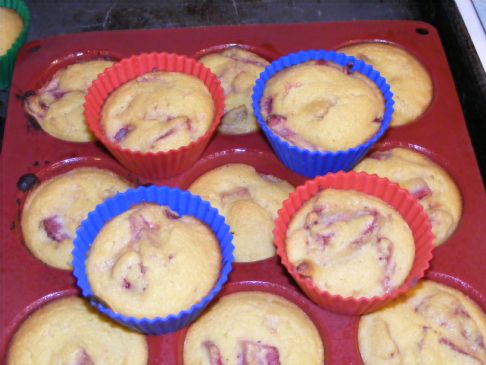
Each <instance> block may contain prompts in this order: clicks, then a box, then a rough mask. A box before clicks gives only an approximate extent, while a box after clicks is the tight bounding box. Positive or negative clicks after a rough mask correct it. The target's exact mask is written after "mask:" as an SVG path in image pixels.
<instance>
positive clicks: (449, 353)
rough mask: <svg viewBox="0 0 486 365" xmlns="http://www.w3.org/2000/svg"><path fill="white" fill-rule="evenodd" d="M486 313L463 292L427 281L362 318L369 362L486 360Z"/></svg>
mask: <svg viewBox="0 0 486 365" xmlns="http://www.w3.org/2000/svg"><path fill="white" fill-rule="evenodd" d="M485 336H486V316H485V315H484V312H483V311H482V310H481V308H480V307H479V306H478V305H477V304H476V303H475V302H473V301H472V300H471V299H470V298H469V297H467V296H466V295H464V294H463V293H461V292H460V291H458V290H456V289H453V288H450V287H448V286H445V285H442V284H438V283H436V282H433V281H422V282H421V283H419V284H418V285H417V286H416V287H415V288H413V289H412V290H411V291H409V292H407V293H406V294H405V295H404V296H402V297H400V298H399V299H397V300H395V301H394V302H392V303H390V304H388V305H387V306H386V307H385V308H383V309H381V310H379V311H377V312H374V313H372V314H368V315H365V316H363V317H362V318H361V320H360V323H359V333H358V339H359V349H360V353H361V357H362V359H363V361H364V363H365V365H399V364H400V365H412V364H413V365H442V364H447V365H480V364H486V348H485Z"/></svg>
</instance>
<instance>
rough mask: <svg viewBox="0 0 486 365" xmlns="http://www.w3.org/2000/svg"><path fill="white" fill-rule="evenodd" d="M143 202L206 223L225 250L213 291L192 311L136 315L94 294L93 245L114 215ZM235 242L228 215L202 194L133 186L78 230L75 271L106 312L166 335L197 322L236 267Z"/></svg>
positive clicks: (84, 292) (144, 330)
mask: <svg viewBox="0 0 486 365" xmlns="http://www.w3.org/2000/svg"><path fill="white" fill-rule="evenodd" d="M143 203H155V204H159V205H161V206H166V207H168V208H170V209H171V210H172V211H174V212H176V213H177V214H178V215H180V216H183V215H190V216H193V217H194V218H196V219H198V220H200V221H201V222H203V223H205V224H206V225H207V226H208V227H209V228H210V229H211V231H212V232H213V233H214V236H215V237H216V239H217V240H218V243H219V247H220V250H221V267H220V274H219V277H218V279H217V281H216V283H215V285H214V287H213V288H212V289H211V291H210V292H209V293H208V294H207V295H206V296H205V297H204V298H203V299H201V300H200V301H199V302H198V303H196V304H194V305H193V306H192V307H191V308H189V309H188V310H182V311H181V312H179V313H174V314H171V315H169V316H167V317H163V318H162V317H156V318H134V317H126V316H123V315H121V314H119V313H115V312H114V311H112V310H111V309H110V308H108V307H107V306H106V305H105V304H104V303H103V302H102V301H101V300H99V299H98V298H97V297H96V296H95V295H94V293H93V292H92V290H91V286H90V284H89V281H88V277H87V273H86V265H85V264H86V259H87V255H88V251H89V248H90V246H91V244H92V243H93V241H94V240H95V238H96V236H97V235H98V233H99V232H100V230H101V229H102V228H103V226H104V225H105V224H106V223H108V222H109V221H110V220H111V219H112V218H114V217H116V216H118V215H120V214H122V213H124V212H125V211H127V210H129V209H130V208H131V207H133V206H135V205H138V204H143ZM232 241H233V235H232V234H231V232H230V228H229V226H228V225H227V224H226V223H225V220H224V218H223V217H222V216H221V215H219V213H218V211H217V210H216V209H215V208H213V207H211V205H210V204H209V203H208V202H207V201H204V200H202V199H201V198H200V197H199V196H196V195H192V194H191V193H189V192H188V191H183V190H179V189H177V188H169V187H166V186H163V187H158V186H150V187H143V186H142V187H139V188H136V189H129V190H127V191H125V192H123V193H118V194H116V195H115V196H113V197H111V198H108V199H106V200H105V201H104V202H103V203H101V204H99V205H98V206H97V207H96V208H95V210H93V211H92V212H90V213H89V214H88V216H87V218H86V219H85V220H84V221H83V222H82V223H81V225H80V227H79V228H78V230H77V232H76V238H75V240H74V249H73V268H74V270H73V273H74V276H75V278H76V281H77V285H78V286H79V287H80V289H81V292H82V295H83V296H84V297H86V298H87V299H88V300H89V301H90V303H91V304H92V305H93V306H94V307H96V308H97V309H98V310H99V311H100V312H101V313H103V314H104V315H106V316H108V317H110V318H111V319H113V320H115V321H117V322H119V323H121V324H123V325H125V326H127V327H129V328H131V329H133V330H136V331H139V332H142V333H145V334H150V335H160V334H166V333H170V332H174V331H177V330H179V329H181V328H182V327H185V326H187V325H188V324H189V323H191V322H192V321H194V320H195V319H196V318H197V317H198V316H199V315H200V314H201V312H202V311H203V310H204V308H206V306H207V305H208V304H209V303H210V302H211V301H212V300H213V299H214V297H215V296H216V295H217V294H218V293H219V292H220V290H221V289H222V286H223V285H224V283H225V282H226V281H227V280H228V275H229V273H230V272H231V269H232V263H233V260H234V258H233V250H234V247H233V244H232Z"/></svg>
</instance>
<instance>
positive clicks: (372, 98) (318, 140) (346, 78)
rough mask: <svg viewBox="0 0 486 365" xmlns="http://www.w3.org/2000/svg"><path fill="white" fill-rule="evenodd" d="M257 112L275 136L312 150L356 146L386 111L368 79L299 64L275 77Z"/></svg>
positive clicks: (325, 65)
mask: <svg viewBox="0 0 486 365" xmlns="http://www.w3.org/2000/svg"><path fill="white" fill-rule="evenodd" d="M260 107H261V113H262V117H263V119H264V120H265V121H266V123H267V124H268V127H269V128H270V129H271V130H272V131H273V133H275V134H276V135H277V136H279V137H280V138H282V139H283V140H286V141H287V142H289V143H290V144H291V145H295V146H297V147H300V148H303V149H307V150H311V151H315V150H322V151H339V150H347V149H349V148H352V147H356V146H358V145H360V144H361V143H363V142H365V141H367V140H368V139H370V138H371V137H372V136H373V135H374V134H375V133H376V132H377V131H378V129H379V128H380V125H381V122H382V119H383V114H384V110H385V106H384V99H383V95H382V94H381V92H380V90H379V89H378V87H377V86H376V85H375V84H374V83H373V82H372V81H371V80H369V79H368V78H366V77H365V76H363V75H361V74H360V73H359V72H354V73H350V72H349V71H348V69H347V68H345V67H344V68H343V67H339V66H337V65H335V64H331V63H322V62H307V63H303V64H299V65H296V66H292V67H289V68H286V69H284V70H283V71H280V72H278V73H276V74H275V75H273V76H272V78H271V79H270V80H268V81H267V84H266V86H265V90H264V93H263V97H262V99H261V105H260Z"/></svg>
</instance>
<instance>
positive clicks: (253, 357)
mask: <svg viewBox="0 0 486 365" xmlns="http://www.w3.org/2000/svg"><path fill="white" fill-rule="evenodd" d="M323 363H324V348H323V344H322V341H321V338H320V336H319V333H318V332H317V329H316V327H315V326H314V324H313V323H312V321H311V320H310V319H309V317H308V316H307V315H306V314H305V313H304V312H303V311H302V310H301V309H300V308H299V307H298V306H296V305H295V304H294V303H292V302H290V301H288V300H286V299H284V298H282V297H280V296H277V295H274V294H269V293H263V292H251V291H250V292H238V293H234V294H229V295H226V296H224V297H222V298H221V299H219V301H218V302H217V303H215V304H214V305H213V306H212V307H211V308H210V309H209V310H208V311H206V312H205V313H204V314H203V315H202V316H201V317H200V318H199V319H198V320H197V321H196V322H194V324H192V325H191V327H189V330H188V332H187V335H186V338H185V341H184V364H185V365H199V364H208V365H240V364H248V365H250V364H265V365H293V364H306V365H322V364H323Z"/></svg>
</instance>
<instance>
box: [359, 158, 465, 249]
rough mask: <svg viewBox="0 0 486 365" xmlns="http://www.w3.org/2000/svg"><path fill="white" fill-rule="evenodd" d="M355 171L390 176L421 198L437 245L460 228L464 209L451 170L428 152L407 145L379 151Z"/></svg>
mask: <svg viewBox="0 0 486 365" xmlns="http://www.w3.org/2000/svg"><path fill="white" fill-rule="evenodd" d="M354 170H356V171H365V172H367V173H370V174H377V175H379V176H382V177H386V178H388V179H390V180H391V181H394V182H396V183H398V184H399V185H400V186H401V187H402V188H404V189H407V190H408V191H409V193H410V194H412V195H413V196H414V197H415V198H417V200H418V201H419V203H420V204H421V205H422V207H423V208H424V210H425V212H426V213H427V215H428V216H429V218H430V222H431V224H432V232H433V233H434V235H435V237H436V238H435V240H434V245H435V246H438V245H440V244H442V243H444V242H445V241H446V240H447V238H449V236H450V235H451V234H452V232H454V230H455V229H456V227H457V224H458V222H459V219H460V217H461V211H462V202H461V195H460V193H459V190H458V188H457V186H456V185H455V184H454V181H453V180H452V179H451V177H450V176H449V175H448V174H447V172H446V171H444V169H442V168H441V167H440V166H438V165H436V164H435V163H434V162H432V161H431V160H429V159H428V158H427V157H425V156H424V155H422V154H420V153H418V152H415V151H412V150H410V149H407V148H393V149H390V150H387V151H377V152H374V153H372V154H371V155H369V157H367V158H365V159H364V160H363V161H361V162H360V163H359V164H358V165H357V166H356V167H355V168H354Z"/></svg>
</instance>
